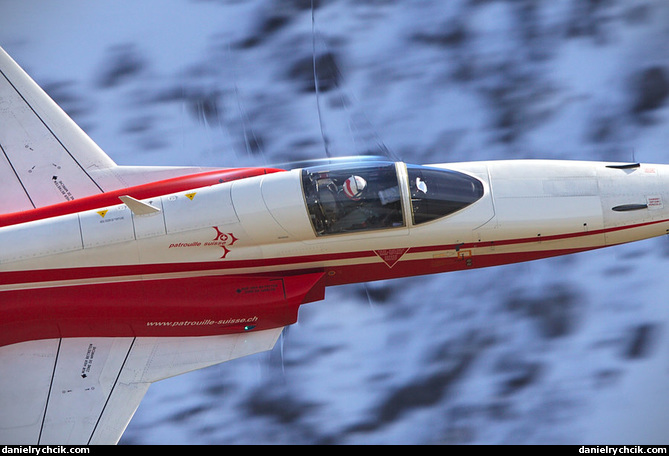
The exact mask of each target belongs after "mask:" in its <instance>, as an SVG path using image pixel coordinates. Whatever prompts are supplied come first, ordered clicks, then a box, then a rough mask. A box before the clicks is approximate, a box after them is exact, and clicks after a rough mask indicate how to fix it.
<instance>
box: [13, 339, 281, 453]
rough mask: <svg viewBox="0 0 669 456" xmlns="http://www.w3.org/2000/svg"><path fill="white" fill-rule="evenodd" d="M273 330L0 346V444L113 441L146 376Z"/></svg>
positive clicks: (165, 373) (169, 372)
mask: <svg viewBox="0 0 669 456" xmlns="http://www.w3.org/2000/svg"><path fill="white" fill-rule="evenodd" d="M281 330H282V328H278V329H272V330H266V331H258V332H255V333H244V334H234V335H226V336H211V337H193V338H74V339H49V340H38V341H31V342H23V343H19V344H14V345H9V346H5V347H2V348H0V365H1V366H2V371H1V372H0V444H23V445H25V444H40V445H48V444H70V445H87V444H115V443H117V442H118V440H119V439H120V438H121V435H122V434H123V431H124V430H125V428H126V426H127V425H128V423H129V422H130V419H131V418H132V416H133V414H134V413H135V410H136V409H137V407H138V406H139V403H140V401H141V400H142V398H143V397H144V394H145V393H146V391H147V389H148V388H149V386H150V385H151V383H153V382H156V381H158V380H161V379H164V378H168V377H172V376H175V375H179V374H182V373H185V372H189V371H192V370H195V369H201V368H203V367H207V366H211V365H214V364H218V363H221V362H224V361H228V360H230V359H234V358H239V357H242V356H246V355H250V354H253V353H258V352H261V351H265V350H270V349H272V347H273V346H274V344H275V343H276V340H277V338H278V337H279V334H280V333H281Z"/></svg>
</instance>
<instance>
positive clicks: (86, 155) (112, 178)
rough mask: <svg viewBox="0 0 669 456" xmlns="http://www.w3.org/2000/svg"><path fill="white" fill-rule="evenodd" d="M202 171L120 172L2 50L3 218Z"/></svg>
mask: <svg viewBox="0 0 669 456" xmlns="http://www.w3.org/2000/svg"><path fill="white" fill-rule="evenodd" d="M203 169H204V168H195V167H134V166H117V165H116V163H114V161H113V160H112V159H111V158H110V157H109V156H108V155H107V154H106V153H105V152H104V151H103V150H102V149H100V147H98V145H97V144H96V143H95V142H94V141H93V140H92V139H91V138H90V137H89V136H88V135H87V134H86V133H85V132H84V131H83V130H82V129H81V128H80V127H79V126H78V125H77V124H76V123H75V122H74V121H73V120H72V119H71V118H70V117H69V116H68V115H67V114H66V113H65V112H64V111H63V110H62V109H61V108H60V107H59V106H58V105H57V104H56V103H55V102H54V101H53V100H52V99H51V98H50V97H49V96H48V95H47V94H46V92H44V91H43V90H42V88H41V87H39V85H37V83H35V81H33V80H32V79H31V78H30V76H28V74H26V73H25V71H23V69H22V68H21V67H20V66H19V65H18V64H17V63H16V62H15V61H14V60H13V59H12V58H11V57H10V56H9V55H8V54H7V53H6V52H5V51H4V50H3V49H2V48H1V47H0V183H2V193H3V198H2V199H0V214H4V213H10V212H19V211H24V210H28V209H32V208H37V207H42V206H49V205H51V204H56V203H62V202H63V201H69V200H71V199H75V198H81V197H83V196H89V195H94V194H97V193H102V192H108V191H110V190H116V189H120V188H125V187H129V186H132V185H139V184H142V183H145V182H148V181H152V180H159V179H167V178H170V177H176V176H180V175H184V174H191V173H194V172H198V171H202V170H203Z"/></svg>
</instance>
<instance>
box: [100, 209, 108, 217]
mask: <svg viewBox="0 0 669 456" xmlns="http://www.w3.org/2000/svg"><path fill="white" fill-rule="evenodd" d="M107 211H109V209H105V210H103V211H98V212H97V213H98V214H100V217H102V218H104V216H105V215H107Z"/></svg>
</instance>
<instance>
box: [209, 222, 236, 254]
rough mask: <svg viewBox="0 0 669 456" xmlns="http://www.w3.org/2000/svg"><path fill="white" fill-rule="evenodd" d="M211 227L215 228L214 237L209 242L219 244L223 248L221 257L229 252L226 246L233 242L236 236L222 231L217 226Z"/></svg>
mask: <svg viewBox="0 0 669 456" xmlns="http://www.w3.org/2000/svg"><path fill="white" fill-rule="evenodd" d="M212 228H213V229H215V230H216V237H215V238H214V239H213V240H212V241H211V242H210V244H216V245H218V246H220V247H221V248H222V249H223V256H222V257H221V258H225V257H226V256H227V255H228V253H230V249H229V248H228V246H231V245H232V244H234V243H235V241H236V240H237V238H236V237H235V235H234V234H232V233H224V232H222V231H221V230H219V229H218V227H217V226H212Z"/></svg>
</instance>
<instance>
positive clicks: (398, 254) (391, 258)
mask: <svg viewBox="0 0 669 456" xmlns="http://www.w3.org/2000/svg"><path fill="white" fill-rule="evenodd" d="M407 250H409V249H408V248H405V249H383V250H374V253H376V254H377V255H378V256H379V258H381V259H382V260H383V262H384V263H386V266H388V267H389V268H392V267H393V266H395V263H397V262H398V261H399V260H400V258H402V256H403V255H404V254H405V253H406V252H407Z"/></svg>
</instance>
